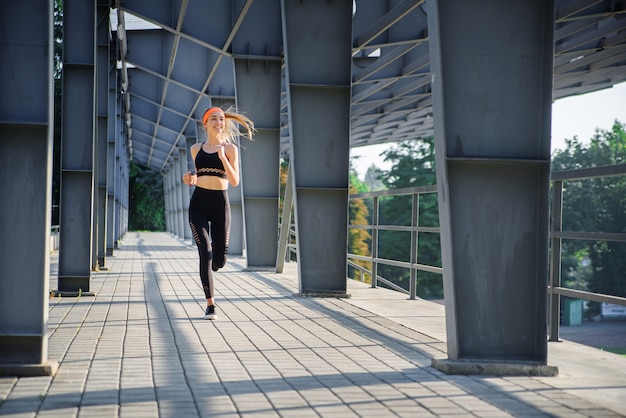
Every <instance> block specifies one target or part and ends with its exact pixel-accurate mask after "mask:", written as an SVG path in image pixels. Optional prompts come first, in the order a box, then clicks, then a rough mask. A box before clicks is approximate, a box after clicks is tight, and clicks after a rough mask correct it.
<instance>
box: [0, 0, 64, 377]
mask: <svg viewBox="0 0 626 418" xmlns="http://www.w3.org/2000/svg"><path fill="white" fill-rule="evenodd" d="M52 7H53V6H52V2H48V1H35V0H29V1H21V2H1V3H0V27H2V30H1V31H0V91H2V94H1V95H0V190H1V191H2V197H1V198H0V212H1V213H2V217H0V375H1V376H26V375H52V374H54V373H55V372H56V369H57V363H56V362H55V361H50V360H48V291H49V289H48V283H49V274H50V220H51V207H52V193H51V190H52V143H53V94H54V93H53V86H54V80H53V46H52V45H53V37H52V14H53V10H52Z"/></svg>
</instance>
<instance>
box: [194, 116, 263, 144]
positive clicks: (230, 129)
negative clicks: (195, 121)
mask: <svg viewBox="0 0 626 418" xmlns="http://www.w3.org/2000/svg"><path fill="white" fill-rule="evenodd" d="M232 109H233V108H232V107H231V108H228V110H223V109H222V108H220V107H210V108H208V109H207V110H205V111H204V114H203V115H202V125H203V126H206V123H207V121H208V120H209V116H211V114H212V113H214V112H217V111H220V112H224V119H225V123H224V134H223V135H224V136H223V139H224V142H230V143H232V142H235V139H236V138H237V137H238V136H239V135H241V132H240V131H239V126H238V125H237V124H239V125H241V126H243V127H244V128H245V130H246V131H247V133H248V135H247V137H248V139H250V140H252V134H253V133H254V132H256V130H255V129H254V122H252V120H250V118H248V117H247V116H244V115H242V114H240V113H236V112H234V111H233V110H232ZM235 122H236V123H235Z"/></svg>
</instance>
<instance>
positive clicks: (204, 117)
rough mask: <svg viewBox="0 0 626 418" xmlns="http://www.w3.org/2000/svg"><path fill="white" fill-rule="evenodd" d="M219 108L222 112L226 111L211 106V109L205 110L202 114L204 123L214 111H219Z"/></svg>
mask: <svg viewBox="0 0 626 418" xmlns="http://www.w3.org/2000/svg"><path fill="white" fill-rule="evenodd" d="M218 110H219V111H220V112H224V111H223V110H222V109H220V108H219V107H210V108H209V109H207V111H206V112H204V115H202V124H203V125H206V121H207V120H209V116H211V115H212V114H213V113H215V112H217V111H218Z"/></svg>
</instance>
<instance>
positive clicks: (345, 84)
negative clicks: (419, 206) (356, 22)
mask: <svg viewBox="0 0 626 418" xmlns="http://www.w3.org/2000/svg"><path fill="white" fill-rule="evenodd" d="M281 10H282V25H283V39H284V41H283V44H284V49H285V51H284V53H285V77H286V83H287V84H286V90H287V105H288V111H289V121H290V124H289V137H290V143H291V147H290V150H291V156H290V163H291V164H293V176H294V182H293V183H294V188H295V192H294V209H295V223H296V240H297V244H298V255H297V257H298V276H299V288H300V294H302V295H306V296H317V295H319V296H326V295H329V296H346V295H347V294H346V289H347V283H346V281H347V278H346V277H347V260H346V253H347V236H348V233H347V231H348V193H349V191H348V188H349V184H348V180H349V177H348V176H349V157H350V100H351V98H350V77H351V65H352V58H351V57H352V56H351V49H352V2H345V1H333V2H326V1H305V2H296V1H285V0H282V1H281Z"/></svg>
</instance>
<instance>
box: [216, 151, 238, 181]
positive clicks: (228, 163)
mask: <svg viewBox="0 0 626 418" xmlns="http://www.w3.org/2000/svg"><path fill="white" fill-rule="evenodd" d="M217 155H218V157H219V158H220V160H221V161H222V164H224V171H226V175H227V176H228V182H229V183H230V185H231V186H233V187H236V186H237V185H238V184H239V152H238V151H237V146H236V145H233V144H224V146H223V147H222V148H220V149H218V151H217Z"/></svg>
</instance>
